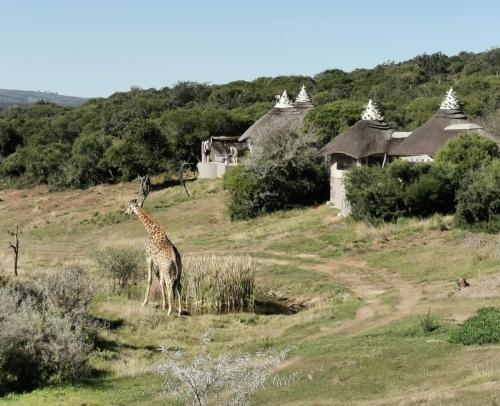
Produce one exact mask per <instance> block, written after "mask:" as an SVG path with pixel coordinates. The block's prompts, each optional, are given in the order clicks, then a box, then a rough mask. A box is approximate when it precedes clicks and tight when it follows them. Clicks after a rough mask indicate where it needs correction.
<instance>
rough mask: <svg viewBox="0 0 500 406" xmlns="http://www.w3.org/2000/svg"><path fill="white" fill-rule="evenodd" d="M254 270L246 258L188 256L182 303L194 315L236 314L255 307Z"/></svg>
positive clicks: (185, 264) (183, 276) (183, 272)
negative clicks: (209, 312)
mask: <svg viewBox="0 0 500 406" xmlns="http://www.w3.org/2000/svg"><path fill="white" fill-rule="evenodd" d="M254 290H255V284H254V269H253V265H252V261H251V260H250V258H249V257H233V256H227V257H218V256H187V257H185V258H184V261H183V271H182V292H181V294H182V302H183V303H184V306H185V307H187V308H190V309H192V310H195V311H212V312H224V311H236V310H239V311H241V310H246V309H252V308H253V305H254Z"/></svg>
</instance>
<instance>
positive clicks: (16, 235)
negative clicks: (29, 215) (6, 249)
mask: <svg viewBox="0 0 500 406" xmlns="http://www.w3.org/2000/svg"><path fill="white" fill-rule="evenodd" d="M7 233H8V234H9V235H10V236H12V237H14V238H15V240H14V242H9V245H10V248H12V251H14V275H16V276H17V264H18V260H19V226H16V231H15V232H14V231H7Z"/></svg>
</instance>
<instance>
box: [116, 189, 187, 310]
mask: <svg viewBox="0 0 500 406" xmlns="http://www.w3.org/2000/svg"><path fill="white" fill-rule="evenodd" d="M125 213H126V214H132V213H134V214H136V215H137V217H139V219H140V220H141V221H142V224H143V225H144V228H145V229H146V231H147V233H148V236H149V239H148V242H147V243H146V263H147V269H148V285H147V288H146V297H145V298H144V302H143V303H142V305H143V306H146V305H147V304H148V300H149V291H150V289H151V283H152V282H153V273H154V274H155V275H156V276H157V278H158V279H159V281H160V289H161V298H162V309H163V310H165V305H166V304H165V299H167V301H168V311H167V314H171V313H172V295H173V296H174V300H175V294H176V293H177V299H178V314H179V316H180V315H181V272H182V262H181V255H180V253H179V251H178V250H177V248H176V247H175V245H174V244H173V243H172V242H171V241H170V240H169V239H168V237H167V234H166V233H165V229H164V227H163V226H162V225H161V224H160V223H158V221H156V220H155V219H154V218H153V217H152V216H151V215H150V214H149V213H147V212H146V210H144V209H143V208H142V207H141V205H139V204H138V203H137V200H136V199H133V200H132V201H131V202H130V205H129V207H128V209H127V210H126V211H125Z"/></svg>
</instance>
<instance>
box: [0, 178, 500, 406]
mask: <svg viewBox="0 0 500 406" xmlns="http://www.w3.org/2000/svg"><path fill="white" fill-rule="evenodd" d="M157 181H158V180H157ZM136 186H137V185H136V184H132V183H123V184H118V185H113V186H98V187H94V188H91V189H89V190H85V191H71V192H61V193H48V192H47V189H46V188H45V187H42V186H40V187H37V188H34V189H25V190H4V191H1V192H0V199H1V201H0V208H1V210H2V213H4V215H3V216H1V218H0V229H2V230H6V229H12V228H14V227H15V226H16V225H20V226H21V230H22V234H21V237H20V239H21V260H20V275H21V278H31V277H32V276H33V275H34V274H36V272H38V271H39V270H40V269H52V270H53V272H57V268H58V267H61V266H62V267H64V266H69V265H71V264H80V265H82V266H84V267H85V268H87V269H89V270H90V272H91V273H92V275H93V277H94V278H95V279H96V281H97V282H98V283H99V284H100V285H101V286H105V283H104V281H103V280H102V279H101V278H102V277H101V276H100V275H99V274H98V273H97V271H96V269H95V264H94V262H93V259H92V258H93V255H94V252H95V251H96V250H97V249H100V248H102V247H104V246H122V245H126V246H134V247H137V248H139V249H142V247H143V244H144V242H145V239H146V234H145V231H144V229H143V227H142V225H141V224H140V222H139V221H138V220H137V218H134V217H132V218H130V217H126V216H125V215H123V214H122V213H123V210H124V208H125V206H126V204H127V202H128V201H129V200H130V198H131V197H133V196H134V194H135V193H136ZM189 187H190V189H191V190H192V197H190V198H189V197H187V196H186V195H185V194H184V192H183V190H182V189H181V188H180V187H172V188H166V189H163V190H160V191H157V192H154V193H152V194H151V196H150V197H149V198H148V200H147V202H146V208H147V209H148V210H150V211H151V212H152V213H153V215H154V216H156V217H157V218H158V219H160V220H161V221H162V223H163V224H164V225H165V226H166V228H167V230H168V233H169V235H170V236H171V237H172V239H173V241H174V242H175V243H176V244H177V246H178V247H179V249H180V251H181V253H182V254H184V255H186V254H193V255H196V254H202V253H216V254H219V255H239V254H249V255H251V256H252V257H253V259H254V260H255V262H256V272H257V274H256V277H257V278H256V283H257V287H258V296H259V297H260V298H269V297H273V298H275V299H276V300H278V299H279V300H280V301H281V302H282V303H283V304H295V305H301V307H303V310H302V311H300V312H298V313H296V314H293V315H280V314H275V315H263V314H254V313H235V314H225V315H197V316H192V317H188V318H177V317H173V316H171V317H167V316H165V314H164V312H162V311H161V310H159V309H158V308H157V307H155V306H154V304H150V305H149V306H148V307H145V308H143V307H141V298H140V297H139V296H137V297H130V298H127V297H121V296H116V295H114V294H112V293H110V292H108V291H107V290H106V289H105V288H104V289H103V290H102V292H101V293H100V294H99V296H98V298H97V299H96V301H95V303H94V304H93V312H94V314H95V315H97V316H100V317H103V318H105V319H107V320H110V321H113V323H111V325H112V326H113V327H112V328H110V329H108V330H106V331H105V333H104V338H105V340H106V342H107V343H108V345H107V346H106V348H104V349H101V350H100V351H98V352H96V353H95V354H94V355H93V357H92V364H93V365H94V367H95V368H97V369H98V370H99V371H101V372H100V374H98V375H97V376H96V377H95V378H93V379H91V380H89V381H87V382H85V383H81V384H78V385H61V386H55V387H49V388H45V389H40V390H36V391H34V392H32V393H29V394H22V395H12V396H9V397H7V398H4V399H2V404H6V405H39V404H51V405H81V404H87V405H108V404H128V405H139V404H140V405H160V404H165V403H166V401H165V397H164V396H165V395H164V394H162V393H161V390H160V383H161V380H160V378H159V377H158V376H157V375H155V374H153V373H152V372H151V369H152V368H153V367H154V366H155V365H156V364H157V362H158V361H159V360H160V358H161V355H160V354H159V352H158V351H157V348H158V347H159V346H160V345H162V344H167V345H171V346H176V347H179V348H183V349H185V350H186V351H187V352H188V353H189V354H193V353H194V352H195V351H196V350H197V348H198V346H199V341H200V340H199V339H200V336H201V335H202V334H203V333H205V332H206V331H208V330H210V331H211V332H212V334H213V342H212V346H211V348H212V349H213V350H214V351H215V352H235V353H239V352H241V351H257V350H260V349H265V348H277V349H280V348H284V347H287V346H293V348H294V349H293V351H292V353H291V354H290V358H289V359H288V360H287V361H286V363H285V364H284V365H283V366H282V367H281V368H280V369H279V370H278V371H276V372H275V374H276V375H278V376H282V377H283V378H284V379H286V378H287V377H290V376H292V374H294V373H296V374H297V376H298V378H297V379H296V382H295V383H294V384H291V385H288V386H285V387H277V386H271V387H270V388H268V389H267V390H265V391H264V392H262V393H259V395H258V396H257V398H255V400H254V404H256V405H261V404H269V405H277V404H280V405H306V404H314V405H331V404H338V405H346V404H356V405H401V404H403V405H404V404H408V405H410V404H435V405H438V404H439V405H454V404H468V405H485V404H495V403H494V402H495V401H498V393H500V347H498V346H470V347H464V346H462V345H460V344H452V343H450V342H449V340H448V337H449V332H450V331H451V330H452V329H454V328H455V326H456V324H457V323H458V322H459V321H461V320H464V319H465V318H466V317H468V316H469V315H471V314H473V313H474V312H475V311H476V309H477V308H479V307H484V306H487V305H493V304H498V295H499V293H500V254H499V248H498V247H499V245H498V244H499V241H498V239H497V237H496V236H492V235H482V234H471V233H465V232H463V231H461V230H458V229H454V228H453V226H452V222H451V219H450V218H447V217H433V218H431V219H428V220H423V221H417V220H409V221H406V222H402V223H398V224H392V225H385V226H381V227H379V228H373V227H369V226H366V225H364V224H360V223H354V222H351V221H349V220H345V219H342V218H340V217H337V215H336V212H335V211H333V210H332V209H330V208H328V207H326V206H321V207H316V208H311V209H301V210H293V211H289V212H286V213H275V214H273V215H268V216H264V217H262V218H259V219H255V220H251V221H245V222H236V223H231V222H229V221H228V219H227V216H226V214H225V204H224V202H225V199H226V195H225V192H224V191H223V190H222V189H221V185H220V183H219V182H211V181H195V182H192V183H190V184H189ZM0 246H3V247H7V246H8V235H7V234H6V233H1V234H0ZM0 264H1V267H2V272H3V273H11V272H12V258H11V256H10V252H8V251H7V250H6V249H4V250H2V251H0ZM463 275H465V276H467V279H468V280H469V281H470V283H471V287H470V288H467V289H466V290H463V291H458V290H457V289H456V284H455V280H456V279H458V278H459V277H460V276H463ZM144 277H145V275H144ZM144 282H145V281H144ZM142 289H143V286H141V289H140V296H142ZM428 313H430V314H431V315H432V316H433V317H435V318H436V319H437V320H438V321H439V328H438V329H437V330H435V331H433V332H430V333H429V332H425V331H424V330H423V329H422V327H421V318H422V317H424V316H425V315H426V314H428ZM495 399H496V400H495ZM167 404H170V403H168V402H167Z"/></svg>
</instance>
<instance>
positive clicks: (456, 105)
mask: <svg viewBox="0 0 500 406" xmlns="http://www.w3.org/2000/svg"><path fill="white" fill-rule="evenodd" d="M439 108H440V109H441V110H460V101H459V100H458V97H457V95H456V93H455V92H454V91H453V87H450V90H448V91H447V92H446V94H445V96H444V97H443V101H442V102H441V105H440V106H439Z"/></svg>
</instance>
